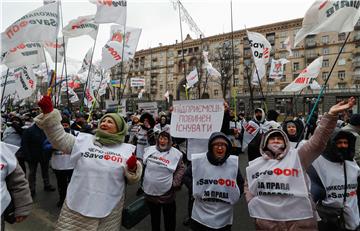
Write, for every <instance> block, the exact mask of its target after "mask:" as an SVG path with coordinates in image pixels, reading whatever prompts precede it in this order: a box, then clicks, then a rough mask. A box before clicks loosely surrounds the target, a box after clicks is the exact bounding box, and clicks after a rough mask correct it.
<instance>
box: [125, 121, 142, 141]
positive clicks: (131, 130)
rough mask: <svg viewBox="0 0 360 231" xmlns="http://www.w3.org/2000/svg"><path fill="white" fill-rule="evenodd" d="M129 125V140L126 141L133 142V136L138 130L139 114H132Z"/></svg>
mask: <svg viewBox="0 0 360 231" xmlns="http://www.w3.org/2000/svg"><path fill="white" fill-rule="evenodd" d="M131 118H132V121H131V125H130V126H129V129H128V131H129V140H128V143H130V144H131V143H133V140H134V137H135V136H136V134H137V133H138V132H139V130H140V124H139V123H140V115H132V116H131Z"/></svg>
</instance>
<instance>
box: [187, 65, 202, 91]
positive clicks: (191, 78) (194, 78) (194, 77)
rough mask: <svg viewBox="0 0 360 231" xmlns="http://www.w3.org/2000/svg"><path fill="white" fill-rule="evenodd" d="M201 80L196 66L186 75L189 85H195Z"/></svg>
mask: <svg viewBox="0 0 360 231" xmlns="http://www.w3.org/2000/svg"><path fill="white" fill-rule="evenodd" d="M198 81H199V76H198V72H197V69H196V67H195V68H194V70H192V71H191V72H190V73H189V74H188V75H187V76H186V82H187V85H188V86H189V87H193V86H194V85H195V84H196V83H197V82H198Z"/></svg>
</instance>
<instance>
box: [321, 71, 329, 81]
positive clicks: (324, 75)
mask: <svg viewBox="0 0 360 231" xmlns="http://www.w3.org/2000/svg"><path fill="white" fill-rule="evenodd" d="M328 74H329V72H323V73H322V74H321V78H322V80H324V81H325V80H326V78H327V76H328Z"/></svg>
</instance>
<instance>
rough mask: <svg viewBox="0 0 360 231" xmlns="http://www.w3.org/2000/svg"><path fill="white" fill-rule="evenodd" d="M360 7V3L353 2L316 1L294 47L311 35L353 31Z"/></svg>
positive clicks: (309, 10)
mask: <svg viewBox="0 0 360 231" xmlns="http://www.w3.org/2000/svg"><path fill="white" fill-rule="evenodd" d="M359 7H360V3H359V1H353V0H344V1H335V0H326V1H324V0H316V1H315V2H314V3H313V4H312V6H311V7H310V9H308V10H307V12H306V13H305V16H304V19H303V22H302V28H301V30H299V32H298V33H297V34H296V36H295V43H294V46H296V45H297V44H298V43H299V42H300V41H301V40H303V39H304V38H305V37H306V36H307V35H309V34H318V33H321V32H338V33H341V32H350V31H353V30H354V26H355V24H356V23H357V21H358V20H359V17H360V10H359Z"/></svg>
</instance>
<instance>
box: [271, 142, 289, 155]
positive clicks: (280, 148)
mask: <svg viewBox="0 0 360 231" xmlns="http://www.w3.org/2000/svg"><path fill="white" fill-rule="evenodd" d="M267 148H268V149H269V150H270V151H271V152H272V153H274V154H275V155H278V154H281V153H283V152H284V148H285V145H284V144H268V145H267Z"/></svg>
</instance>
